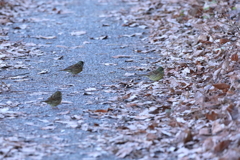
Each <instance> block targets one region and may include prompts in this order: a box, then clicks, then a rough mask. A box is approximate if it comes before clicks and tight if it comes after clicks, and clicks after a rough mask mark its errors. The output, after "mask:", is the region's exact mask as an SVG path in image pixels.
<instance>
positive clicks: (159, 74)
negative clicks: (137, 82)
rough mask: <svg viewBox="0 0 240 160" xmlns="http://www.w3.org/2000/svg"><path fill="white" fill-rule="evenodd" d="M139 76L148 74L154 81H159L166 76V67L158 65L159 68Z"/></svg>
mask: <svg viewBox="0 0 240 160" xmlns="http://www.w3.org/2000/svg"><path fill="white" fill-rule="evenodd" d="M139 76H147V77H148V78H149V79H151V80H153V81H158V80H160V79H162V78H163V76H164V68H163V67H158V69H156V70H154V71H151V72H149V73H146V74H139Z"/></svg>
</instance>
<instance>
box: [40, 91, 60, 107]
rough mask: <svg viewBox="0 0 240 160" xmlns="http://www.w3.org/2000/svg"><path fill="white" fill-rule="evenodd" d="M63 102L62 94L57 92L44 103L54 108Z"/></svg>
mask: <svg viewBox="0 0 240 160" xmlns="http://www.w3.org/2000/svg"><path fill="white" fill-rule="evenodd" d="M61 101H62V92H60V91H57V92H55V93H54V94H52V95H51V96H50V97H49V98H48V99H47V100H45V101H42V102H45V103H47V104H49V105H51V106H52V107H55V106H57V105H59V104H60V103H61Z"/></svg>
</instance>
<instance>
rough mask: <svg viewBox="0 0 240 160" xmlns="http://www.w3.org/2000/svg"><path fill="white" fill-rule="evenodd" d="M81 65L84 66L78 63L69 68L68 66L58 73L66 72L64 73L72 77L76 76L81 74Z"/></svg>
mask: <svg viewBox="0 0 240 160" xmlns="http://www.w3.org/2000/svg"><path fill="white" fill-rule="evenodd" d="M83 65H84V62H83V61H79V62H78V63H76V64H74V65H71V66H69V67H67V68H65V69H63V70H60V71H66V72H69V73H72V74H73V75H76V74H78V73H80V72H82V70H83Z"/></svg>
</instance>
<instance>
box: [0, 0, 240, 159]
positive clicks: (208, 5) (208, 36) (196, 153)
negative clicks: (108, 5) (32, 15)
mask: <svg viewBox="0 0 240 160" xmlns="http://www.w3.org/2000/svg"><path fill="white" fill-rule="evenodd" d="M26 3H27V2H26ZM26 3H24V4H26ZM127 3H131V4H133V5H134V7H133V8H131V10H121V11H109V13H108V16H113V17H116V18H117V19H119V20H122V21H123V27H139V28H142V29H145V30H146V32H147V31H150V34H149V37H142V41H143V42H145V46H144V48H145V49H143V48H142V47H139V48H136V49H135V54H136V55H141V56H142V55H144V56H145V55H146V56H147V55H149V54H153V53H154V54H155V55H156V56H157V58H156V56H155V57H153V58H152V59H150V61H151V63H149V64H143V65H139V66H129V67H126V68H124V70H125V71H126V74H125V77H123V78H122V79H120V82H119V83H118V84H109V85H105V86H103V87H104V88H103V90H104V91H105V92H115V93H118V96H116V97H112V98H110V99H109V100H108V101H107V102H106V103H109V104H110V106H111V107H110V108H108V109H99V110H94V111H93V110H91V111H89V110H88V112H91V114H90V115H91V116H94V117H95V118H96V119H110V120H111V119H113V120H114V123H95V124H94V125H91V126H90V125H87V124H84V125H83V121H82V117H81V116H79V115H75V116H74V117H71V121H60V120H59V121H57V122H58V123H62V124H66V125H68V126H71V127H72V128H74V129H77V128H78V129H79V128H81V129H82V130H85V131H89V132H98V131H99V130H104V131H105V132H104V134H98V135H97V136H92V135H89V136H88V137H86V139H85V140H83V141H85V142H87V143H89V144H94V145H95V146H96V148H98V152H94V153H93V154H95V155H96V157H98V155H101V152H103V151H104V152H105V151H107V152H111V153H113V154H114V155H116V156H117V157H119V158H126V159H154V158H156V159H222V160H223V159H239V158H240V149H239V148H240V147H239V145H240V132H239V128H240V123H239V102H240V101H239V93H240V90H239V89H240V76H239V72H240V66H239V59H238V56H239V48H240V39H239V36H240V35H239V34H240V29H239V26H240V25H239V24H240V4H239V3H238V2H237V1H235V0H232V1H218V2H216V1H207V0H206V1H201V0H198V1H196V0H190V1H187V0H186V1H184V0H148V1H142V2H139V1H131V2H129V1H127ZM11 5H13V4H11V3H1V6H2V7H4V8H7V9H8V8H10V9H11V7H12V6H11ZM18 7H20V6H16V7H14V8H18ZM7 9H6V10H4V11H5V14H3V15H6V17H2V18H1V23H2V24H4V23H11V22H12V21H14V19H12V17H14V14H17V13H18V14H19V13H21V11H20V12H16V13H15V11H12V10H11V11H9V12H8V10H7ZM20 10H21V9H20ZM22 10H24V9H22ZM51 11H52V12H57V10H56V9H52V10H51ZM12 15H13V16H12ZM21 27H24V26H21ZM6 33H7V28H3V29H2V32H1V39H2V40H1V41H2V42H1V47H2V48H1V49H2V53H6V54H1V57H0V58H1V64H0V65H1V66H0V67H1V68H4V67H5V68H7V67H11V64H9V63H5V61H4V60H5V59H9V58H19V57H21V55H22V54H23V53H24V54H26V53H28V54H31V53H33V54H36V55H37V54H41V52H40V51H39V50H37V51H35V48H34V47H33V46H31V47H32V49H30V50H29V49H26V48H25V46H26V45H23V46H22V44H21V42H16V43H10V42H8V41H7V38H8V37H7V35H6ZM72 34H80V35H81V34H85V33H83V32H80V33H79V32H78V33H72ZM141 35H143V34H141ZM129 36H136V35H129ZM40 38H41V37H40ZM44 38H46V39H51V38H53V37H44ZM101 38H104V37H101ZM105 38H106V37H105ZM28 45H31V44H28ZM16 47H19V48H18V49H17V50H18V52H14V49H16ZM13 48H14V49H13ZM21 50H22V51H24V52H19V51H21ZM21 53H22V54H21ZM114 58H129V57H128V56H124V55H119V56H116V57H114ZM8 62H9V61H8ZM12 66H14V67H24V66H23V65H21V64H19V65H16V64H14V65H12ZM157 66H163V67H164V69H165V70H164V71H165V76H164V78H163V79H162V80H160V81H157V82H153V81H150V80H148V79H147V78H146V79H144V78H141V79H139V77H137V76H134V73H136V72H142V71H147V70H152V69H154V68H156V67H157ZM8 89H9V86H8V85H7V84H4V83H3V82H2V87H1V92H6V91H7V90H8ZM92 90H93V89H91V88H90V89H89V90H87V92H92ZM0 113H1V114H2V116H1V118H4V117H11V116H21V114H22V113H21V112H13V111H8V110H6V109H4V108H3V109H1V110H0ZM62 114H65V113H63V112H62ZM48 127H53V126H48ZM45 129H46V130H48V129H50V128H45ZM55 138H56V139H57V137H55ZM0 142H1V150H0V153H3V154H1V156H2V157H3V158H4V157H7V156H8V154H9V152H11V151H12V150H13V149H18V148H20V147H23V146H25V147H23V148H25V149H26V150H27V151H29V152H30V153H32V150H30V149H33V147H32V146H31V145H33V146H35V144H31V145H30V144H29V143H25V142H27V140H24V141H23V140H22V139H21V138H16V137H8V138H1V139H0ZM9 142H11V143H9ZM15 142H18V143H17V144H13V143H15ZM19 142H21V143H19ZM87 143H86V145H87ZM6 146H8V147H6ZM12 146H14V147H12ZM43 148H44V146H39V147H38V148H36V147H35V148H34V149H35V150H38V151H39V150H43ZM49 150H52V151H56V153H58V152H59V150H57V149H55V148H51V147H50V149H49ZM44 152H46V150H44V151H43V153H44Z"/></svg>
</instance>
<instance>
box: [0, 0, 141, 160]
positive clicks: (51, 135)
mask: <svg viewBox="0 0 240 160" xmlns="http://www.w3.org/2000/svg"><path fill="white" fill-rule="evenodd" d="M43 2H44V1H43ZM45 2H47V1H45ZM62 2H64V1H62ZM38 3H40V2H39V1H38ZM42 5H44V3H42ZM129 7H130V5H128V4H125V3H122V2H119V1H109V2H107V3H100V2H98V1H97V0H86V1H81V0H71V1H67V3H66V5H63V6H61V5H60V6H57V8H60V9H62V11H66V10H67V11H69V13H66V14H51V13H49V12H46V11H42V12H40V11H36V12H33V13H32V15H30V16H26V17H21V18H20V20H22V21H24V22H18V23H16V24H14V25H17V26H18V25H19V26H20V25H22V24H26V25H27V28H26V29H22V30H15V29H11V30H10V32H9V37H10V40H11V41H22V42H24V43H34V44H37V45H39V46H41V47H39V50H41V51H43V52H42V53H41V54H40V55H32V56H31V55H30V56H26V57H22V58H21V59H14V60H11V61H20V62H22V63H23V64H24V65H26V66H27V68H26V69H11V68H8V69H2V70H1V76H2V77H9V75H10V76H12V77H14V76H17V75H20V74H25V75H23V76H25V77H24V79H26V80H23V81H21V79H20V81H16V79H11V78H2V82H4V83H6V84H10V85H11V91H10V92H5V93H3V94H1V95H0V96H1V104H7V103H8V104H10V110H11V111H18V112H21V113H23V115H20V116H19V117H14V118H4V119H2V120H1V125H2V127H1V129H0V134H1V137H6V138H7V137H14V136H17V137H20V138H22V139H24V141H25V142H26V141H29V143H32V144H36V145H39V146H42V148H45V147H47V146H51V147H52V148H51V147H50V148H51V149H49V150H48V149H46V148H45V149H46V150H44V149H42V150H44V151H42V152H43V153H44V154H43V156H42V159H45V160H46V159H49V160H52V159H69V160H75V159H117V157H115V156H114V155H113V154H112V153H108V152H106V153H103V154H100V156H99V157H98V156H97V157H96V158H94V156H91V154H92V153H97V152H100V151H99V150H98V149H97V148H96V147H95V146H94V144H88V141H87V139H85V138H86V136H89V135H92V136H93V137H96V138H97V135H98V134H105V133H106V132H109V131H104V130H99V131H97V132H91V131H88V130H84V129H83V127H79V128H71V127H66V124H63V123H58V121H66V120H67V119H71V118H72V117H73V116H74V115H78V116H81V117H82V118H80V121H81V123H82V124H84V125H93V124H94V123H98V124H107V123H114V120H112V119H106V118H103V119H101V118H94V117H93V116H91V115H90V114H89V113H87V112H84V111H86V110H88V109H89V110H96V109H107V108H111V105H112V104H105V103H104V102H106V101H107V100H108V98H110V97H113V96H115V95H117V93H107V92H104V90H105V89H106V88H105V86H106V85H111V84H117V83H118V82H120V81H122V80H125V79H126V77H124V74H125V73H126V71H125V70H124V68H126V67H128V66H138V65H140V63H139V62H140V61H142V62H143V63H146V61H145V60H143V59H142V57H144V56H145V55H139V54H136V53H134V49H136V48H138V47H139V46H141V45H142V43H141V42H140V38H139V37H122V35H130V34H133V33H137V32H143V30H142V29H140V28H126V27H122V22H121V21H118V20H116V18H115V17H101V16H100V15H106V14H107V12H109V11H111V10H112V11H114V10H120V9H121V8H124V9H127V8H129ZM43 8H44V7H43ZM36 18H37V19H39V20H40V21H39V22H32V20H33V19H35V20H36ZM44 19H46V21H44ZM104 24H108V25H109V26H103V25H104ZM73 31H86V34H84V35H81V36H72V35H71V34H70V33H71V32H73ZM37 36H56V38H55V39H42V38H39V39H38V38H36V37H37ZM101 36H108V38H107V39H103V40H101V39H97V38H98V37H101ZM116 55H131V56H132V57H131V58H118V59H117V58H112V56H116ZM126 59H133V61H132V62H125V60H126ZM79 60H83V61H84V62H85V66H84V71H83V72H81V73H80V74H78V75H77V76H72V75H71V74H69V73H66V72H61V71H59V70H60V69H63V68H65V67H67V66H69V65H71V64H74V63H76V62H78V61H79ZM9 63H11V62H9ZM112 64H113V65H112ZM42 71H47V73H46V74H40V72H42ZM87 88H96V91H93V92H91V93H92V95H91V94H90V95H86V94H84V93H86V91H85V89H87ZM56 90H60V91H62V93H63V103H62V104H61V105H59V106H58V109H52V108H51V107H50V106H48V105H46V104H44V103H41V102H40V101H42V100H44V99H46V98H47V97H49V96H50V95H51V94H52V93H53V92H55V91H56ZM8 101H11V102H12V103H13V104H12V103H10V102H8ZM4 107H6V106H4V105H2V106H1V108H4ZM65 113H66V114H65ZM44 127H53V129H46V128H45V129H43V128H44ZM82 144H86V145H85V146H82V147H81V146H80V145H82ZM43 146H45V147H43ZM58 146H59V147H58ZM101 152H102V151H101ZM34 157H35V156H33V155H29V156H27V157H24V158H23V159H34ZM36 157H37V156H36ZM40 157H41V156H40ZM20 159H22V158H20Z"/></svg>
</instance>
